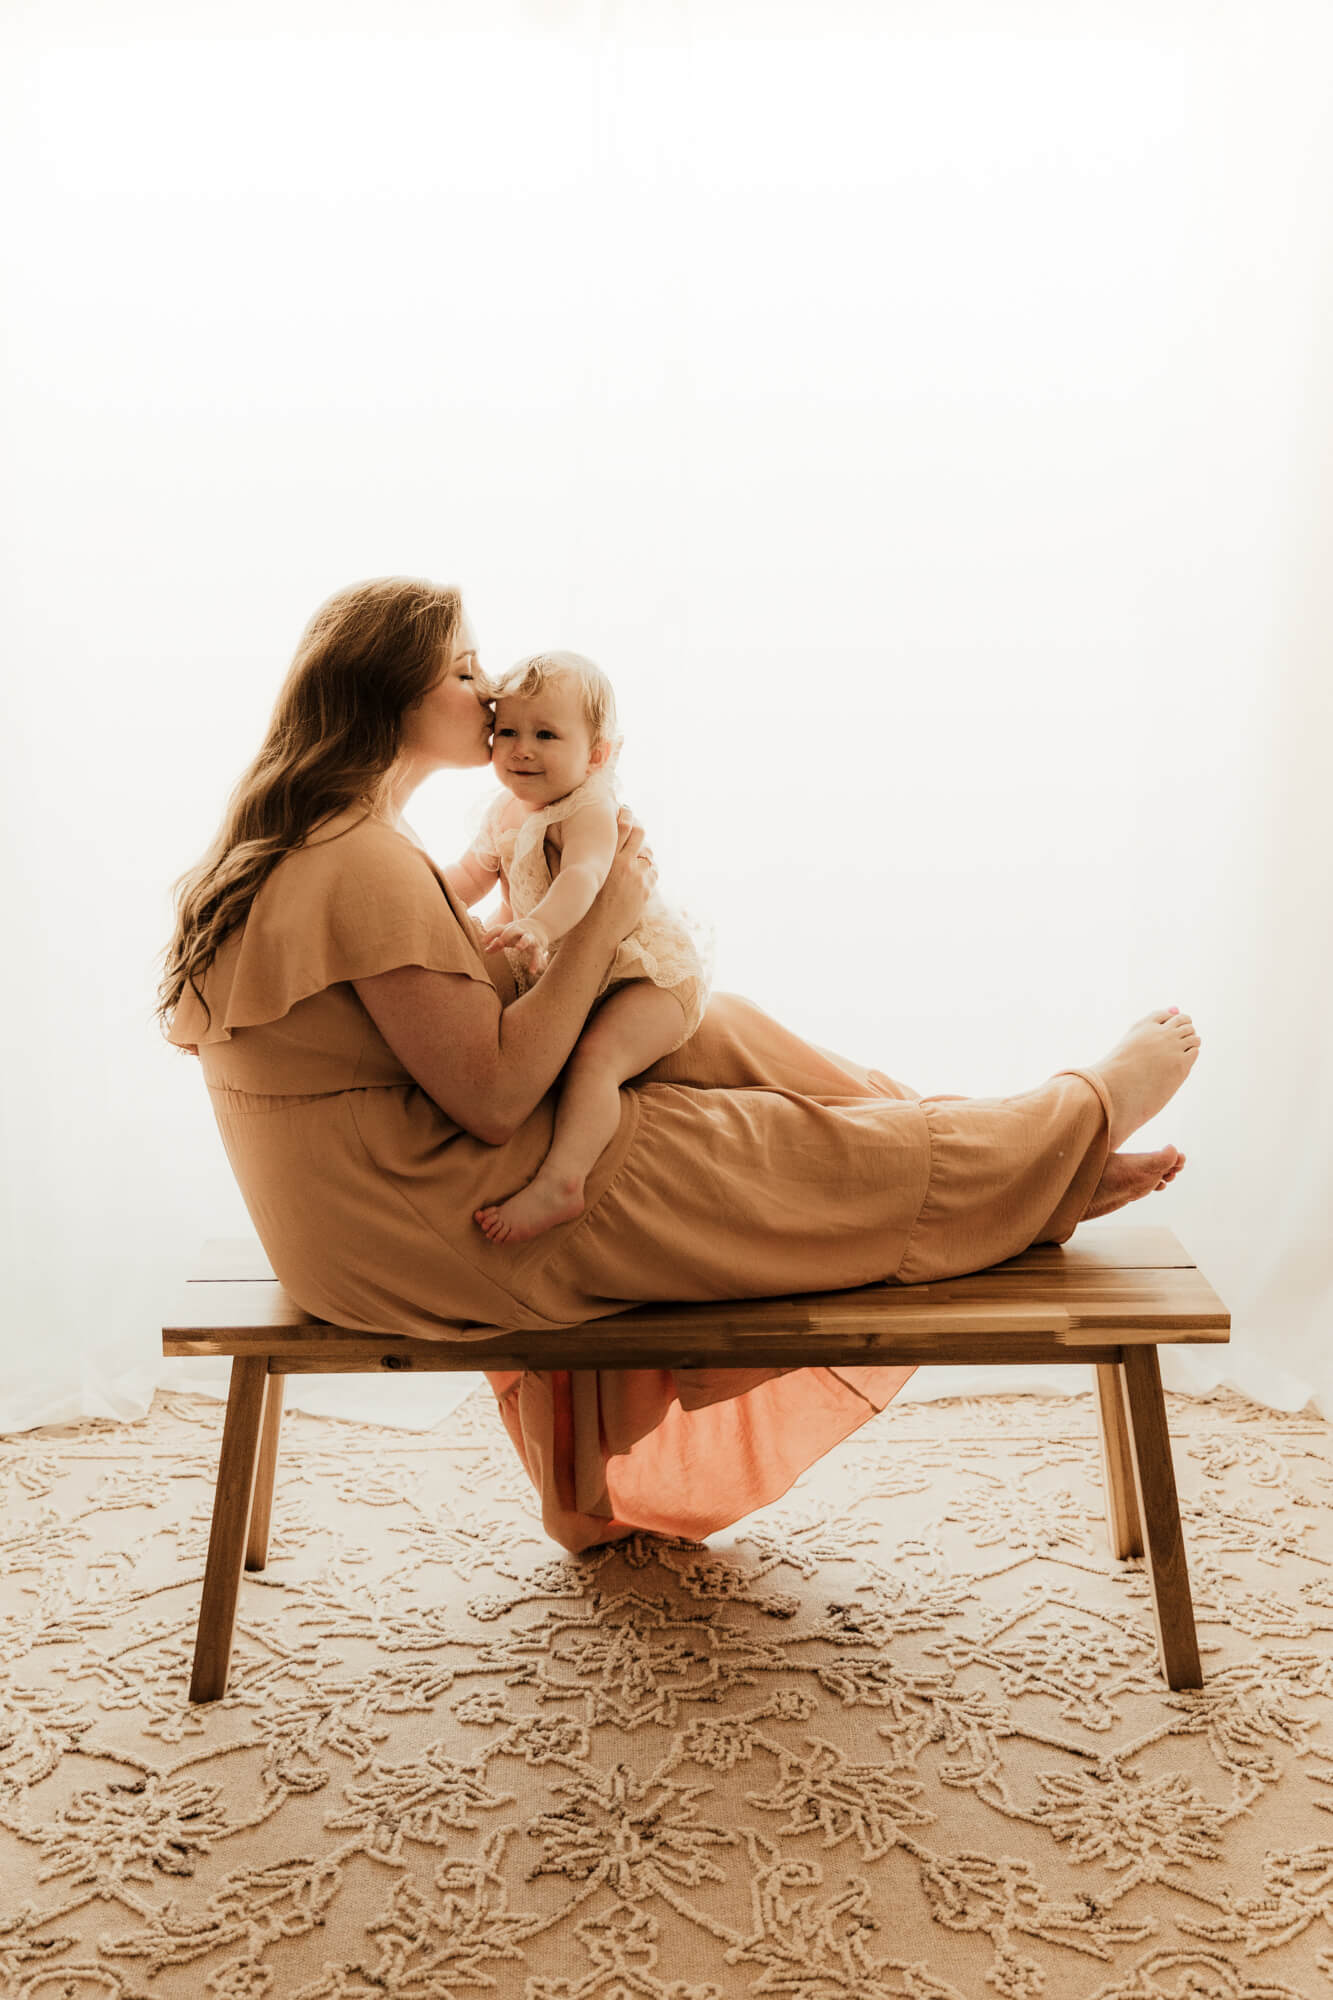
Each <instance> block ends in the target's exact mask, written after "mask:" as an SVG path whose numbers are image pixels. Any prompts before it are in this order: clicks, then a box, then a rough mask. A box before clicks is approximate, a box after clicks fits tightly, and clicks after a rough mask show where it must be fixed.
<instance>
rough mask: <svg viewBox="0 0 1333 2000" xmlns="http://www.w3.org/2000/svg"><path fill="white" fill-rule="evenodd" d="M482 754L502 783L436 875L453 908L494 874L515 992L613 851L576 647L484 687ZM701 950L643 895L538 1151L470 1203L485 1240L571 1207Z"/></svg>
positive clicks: (582, 903) (489, 944)
mask: <svg viewBox="0 0 1333 2000" xmlns="http://www.w3.org/2000/svg"><path fill="white" fill-rule="evenodd" d="M490 692H491V694H492V696H493V697H494V700H495V733H494V738H493V741H492V746H491V763H492V766H493V768H494V771H495V775H496V777H497V778H499V780H500V783H501V785H502V786H503V787H504V790H503V791H500V792H498V793H497V794H496V795H495V797H494V798H493V799H492V800H491V801H490V803H489V805H488V807H487V809H486V815H485V818H484V820H483V822H482V826H481V831H480V833H479V834H478V835H477V838H476V839H475V840H474V841H473V843H472V846H471V847H470V848H469V849H468V851H467V853H466V854H465V855H464V856H463V859H462V860H461V861H458V862H455V863H454V864H453V865H452V866H451V867H449V868H446V869H445V871H444V874H445V879H446V880H447V881H448V883H449V886H450V888H451V889H452V890H454V892H455V893H456V894H457V895H458V896H459V897H460V898H461V899H462V901H463V902H465V903H467V904H468V905H469V906H471V905H472V904H473V903H476V902H480V900H481V898H482V897H483V896H484V895H487V894H488V893H489V892H490V890H491V889H492V888H493V887H494V886H495V882H496V879H497V877H498V879H499V881H500V883H501V887H502V891H503V898H504V901H503V906H502V908H501V910H500V921H499V923H498V924H494V925H492V926H491V927H490V928H489V929H488V930H487V931H486V932H485V933H484V940H483V941H484V947H485V949H486V950H487V951H501V950H503V951H504V952H505V954H506V956H507V957H508V959H509V962H510V964H511V966H512V967H513V970H514V977H515V983H516V985H517V986H518V989H519V991H520V992H524V991H526V990H527V988H528V987H530V986H531V985H532V984H533V983H534V981H535V980H536V979H537V978H538V977H539V976H540V974H541V973H542V971H543V970H544V969H545V967H546V965H547V964H548V962H549V958H550V954H551V951H552V948H553V947H555V946H556V945H557V944H558V942H559V940H560V939H561V938H562V937H563V936H564V935H565V933H566V931H569V930H572V929H573V927H574V925H575V924H577V923H578V921H579V919H580V918H581V917H583V916H584V915H586V913H587V911H588V910H589V908H590V907H591V905H592V901H593V898H594V897H595V896H596V894H597V892H598V890H599V889H600V888H601V886H602V883H603V882H604V881H605V880H606V875H607V870H608V869H609V868H610V866H611V862H612V860H613V858H614V856H615V852H616V845H617V840H618V837H619V828H618V826H617V821H616V813H617V809H618V806H619V803H620V801H619V797H618V794H617V792H616V789H615V784H614V776H615V767H616V762H617V759H618V758H619V755H620V746H621V743H622V741H623V738H621V737H620V736H618V735H617V733H616V707H615V696H614V694H613V693H612V690H611V683H610V682H609V681H608V680H607V678H606V675H605V674H604V673H603V672H602V671H601V669H600V668H599V667H597V666H595V665H594V664H593V662H592V661H591V660H589V659H585V658H584V656H583V655H582V654H581V653H565V652H559V653H536V654H534V655H532V657H531V658H529V659H526V660H520V661H519V662H518V664H517V665H516V666H514V667H512V668H511V669H510V671H509V672H508V673H507V674H505V675H504V676H503V678H502V679H500V680H498V681H495V682H493V683H492V684H491V689H490ZM706 955H707V945H706V944H705V945H704V947H703V948H702V949H701V947H700V944H699V942H698V941H697V940H696V937H695V935H694V934H693V932H692V929H691V925H690V922H689V920H688V919H687V918H686V916H685V914H684V913H683V912H682V911H678V910H674V911H673V910H672V909H670V908H669V907H668V906H667V904H666V903H665V902H663V901H662V899H661V897H660V896H659V894H658V892H657V891H656V890H654V891H653V893H652V895H651V897H650V898H649V901H648V905H647V907H646V909H645V910H644V913H643V915H642V917H641V918H640V919H639V921H638V923H637V924H636V925H635V927H634V929H633V930H632V931H631V932H630V934H629V936H628V937H627V938H625V939H624V941H623V942H622V944H621V946H620V948H619V950H618V951H617V953H616V956H615V959H614V962H613V963H612V965H611V966H610V968H609V969H608V971H607V974H606V977H605V978H604V979H603V981H602V984H601V986H600V987H599V989H598V992H599V994H600V995H602V996H604V997H602V998H600V999H599V1000H598V1001H597V1003H596V1004H595V1006H594V1008H593V1010H592V1012H591V1013H590V1014H589V1016H588V1019H587V1022H586V1023H585V1025H584V1028H583V1032H582V1034H581V1035H580V1037H579V1039H578V1042H577V1043H576V1044H575V1047H574V1049H573V1051H572V1052H571V1054H570V1056H569V1059H568V1061H567V1062H566V1064H565V1068H564V1073H563V1083H562V1088H561V1094H560V1103H559V1106H558V1108H557V1110H556V1117H555V1130H554V1133H553V1135H552V1140H551V1149H550V1151H549V1152H548V1153H547V1155H546V1158H545V1160H544V1161H543V1162H542V1165H541V1166H540V1167H539V1169H538V1171H537V1173H536V1175H535V1177H534V1178H533V1179H532V1180H530V1181H529V1182H528V1183H527V1185H526V1186H525V1187H522V1188H520V1189H519V1190H518V1191H517V1192H516V1193H514V1194H511V1195H510V1196H509V1197H508V1199H507V1200H505V1201H502V1202H499V1203H496V1204H494V1205H493V1206H490V1207H487V1208H479V1209H477V1210H476V1211H475V1212H474V1216H473V1220H474V1221H475V1222H476V1223H477V1224H478V1225H479V1226H480V1228H481V1229H482V1230H484V1232H485V1234H486V1235H487V1236H488V1237H489V1238H490V1240H491V1242H492V1243H522V1242H525V1241H526V1240H527V1239H528V1238H529V1237H533V1236H539V1235H540V1234H541V1233H542V1231H543V1230H546V1229H551V1228H553V1227H554V1226H555V1224H556V1223H558V1222H571V1221H573V1220H574V1218H575V1217H576V1216H579V1215H582V1213H583V1190H584V1183H585V1181H586V1180H587V1177H588V1174H589V1172H590V1171H591V1169H592V1166H593V1164H594V1162H595V1161H596V1159H597V1157H598V1155H599V1154H600V1153H601V1151H602V1149H603V1148H604V1147H605V1146H607V1145H608V1144H609V1143H610V1141H611V1139H612V1138H613V1137H614V1136H615V1132H616V1128H617V1126H618V1125H619V1122H620V1094H619V1093H620V1085H621V1084H622V1083H624V1082H625V1081H626V1079H627V1078H629V1077H631V1076H637V1075H638V1074H639V1072H640V1071H641V1070H645V1069H647V1068H648V1066H649V1064H650V1063H654V1062H656V1061H657V1060H658V1058H659V1057H660V1056H664V1055H669V1054H670V1052H671V1051H672V1049H677V1048H679V1047H680V1045H681V1043H682V1042H683V1041H685V1040H686V1039H687V1038H688V1037H689V1036H690V1035H692V1034H693V1033H694V1031H695V1029H696V1028H697V1027H698V1025H699V1021H700V1018H701V1017H702V1014H703V1010H704V1006H705V1004H706V1002H707V999H708V986H709V971H708V967H707V964H706Z"/></svg>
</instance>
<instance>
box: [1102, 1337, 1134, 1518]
mask: <svg viewBox="0 0 1333 2000" xmlns="http://www.w3.org/2000/svg"><path fill="white" fill-rule="evenodd" d="M1096 1370H1097V1425H1098V1429H1099V1430H1100V1431H1101V1438H1102V1484H1103V1486H1104V1487H1105V1489H1106V1528H1107V1532H1108V1534H1109V1535H1110V1537H1111V1554H1112V1555H1113V1556H1141V1555H1142V1554H1143V1523H1142V1522H1141V1521H1140V1520H1139V1503H1138V1498H1137V1495H1136V1494H1135V1491H1134V1461H1133V1458H1132V1456H1131V1454H1130V1449H1129V1419H1128V1417H1127V1416H1126V1415H1125V1404H1124V1398H1123V1397H1122V1395H1121V1393H1120V1369H1119V1367H1118V1365H1117V1364H1116V1363H1115V1362H1114V1361H1103V1362H1098V1363H1097V1364H1096Z"/></svg>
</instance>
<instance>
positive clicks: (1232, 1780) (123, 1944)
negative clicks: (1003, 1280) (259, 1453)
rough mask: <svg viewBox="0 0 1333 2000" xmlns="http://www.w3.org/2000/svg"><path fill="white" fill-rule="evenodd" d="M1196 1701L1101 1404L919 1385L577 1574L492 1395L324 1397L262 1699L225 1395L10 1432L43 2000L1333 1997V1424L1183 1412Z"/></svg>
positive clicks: (270, 1629)
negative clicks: (436, 1426) (772, 1472)
mask: <svg viewBox="0 0 1333 2000" xmlns="http://www.w3.org/2000/svg"><path fill="white" fill-rule="evenodd" d="M1167 1403H1168V1414H1169V1420H1170V1423H1171V1428H1172V1432H1173V1435H1174V1437H1175V1439H1176V1441H1177V1443H1176V1463H1177V1474H1178V1479H1179V1483H1180V1487H1181V1507H1182V1514H1183V1517H1184V1522H1185V1534H1186V1541H1187V1547H1188V1554H1189V1564H1190V1573H1191V1579H1192V1583H1193V1591H1194V1601H1195V1607H1196V1612H1197V1615H1198V1618H1199V1627H1200V1641H1201V1645H1202V1650H1203V1661H1204V1673H1205V1677H1206V1680H1207V1686H1206V1687H1205V1688H1204V1690H1203V1691H1202V1692H1200V1693H1186V1694H1176V1695H1173V1694H1171V1693H1170V1692H1169V1691H1168V1690H1167V1688H1166V1687H1165V1684H1164V1682H1163V1681H1162V1680H1161V1679H1160V1678H1159V1675H1158V1670H1157V1663H1156V1655H1155V1647H1154V1641H1153V1627H1152V1614H1151V1606H1150V1603H1149V1600H1148V1596H1147V1582H1146V1577H1145V1575H1144V1571H1143V1565H1142V1563H1141V1562H1138V1561H1135V1562H1128V1563H1121V1564H1117V1563H1116V1562H1114V1561H1113V1560H1112V1559H1111V1557H1110V1555H1109V1553H1108V1548H1107V1540H1106V1530H1105V1526H1104V1522H1103V1514H1102V1492H1101V1473H1100V1462H1099V1451H1098V1445H1097V1435H1096V1421H1095V1416H1094V1413H1093V1407H1092V1399H1091V1395H1090V1394H1087V1395H1084V1396H1081V1397H1078V1398H1072V1399H1065V1398H1056V1397H1050V1398H1048V1397H1033V1396H1006V1397H988V1398H983V1399H978V1400H971V1401H968V1400H964V1399H955V1400H953V1401H951V1402H943V1403H933V1404H932V1403H918V1404H904V1405H899V1406H896V1407H895V1408H892V1409H890V1410H889V1411H888V1412H887V1413H885V1415H883V1416H881V1417H879V1418H877V1419H874V1420H872V1422H871V1423H870V1424H869V1425H867V1426H866V1427H865V1428H864V1429H863V1430H862V1431H861V1432H859V1433H858V1434H857V1435H856V1437H854V1438H852V1439H850V1440H848V1442H847V1443H846V1444H845V1445H844V1446H843V1447H842V1448H841V1449H840V1450H838V1451H836V1452H834V1453H833V1454H832V1455H831V1456H830V1457H829V1458H827V1459H826V1460H824V1462H823V1463H822V1464H821V1465H819V1466H816V1467H815V1468H814V1470H813V1471H812V1472H811V1473H810V1474H809V1475H807V1477H806V1478H805V1479H804V1480H802V1481H801V1482H800V1483H799V1485H797V1486H796V1487H794V1488H793V1489H792V1491H791V1492H790V1493H789V1494H788V1495H786V1496H785V1498H784V1499H783V1500H781V1501H779V1502H778V1503H776V1504H775V1505H774V1506H772V1507H770V1508H767V1509H766V1510H765V1511H764V1512H763V1513H761V1514H756V1515H754V1516H752V1517H751V1518H750V1519H749V1520H748V1521H746V1522H743V1523H741V1524H739V1525H738V1526H737V1527H736V1528H735V1529H733V1530H731V1531H729V1532H728V1533H727V1534H726V1535H721V1536H716V1537H714V1538H713V1539H712V1541H711V1542H709V1543H708V1544H707V1545H700V1544H695V1543H688V1542H680V1541H672V1540H666V1539H662V1538H660V1537H657V1536H653V1535H647V1534H645V1535H643V1536H640V1537H638V1538H636V1539H635V1540H633V1541H631V1542H629V1543H626V1544H622V1545H620V1546H619V1547H618V1548H615V1549H611V1550H603V1551H593V1552H590V1553H589V1554H587V1555H584V1556H579V1557H573V1556H567V1555H565V1554H564V1552H563V1551H561V1550H559V1549H557V1548H556V1547H555V1546H554V1545H553V1544H552V1543H550V1542H548V1541H547V1540H545V1538H544V1537H543V1535H542V1532H541V1529H540V1526H539V1524H538V1518H537V1513H536V1508H535V1504H534V1501H533V1496H532V1494H531V1491H530V1489H529V1487H528V1485H527V1482H526V1479H525V1477H524V1475H523V1473H522V1471H521V1469H520V1467H519V1465H518V1462H517V1460H516V1459H515V1457H514V1453H513V1451H512V1449H511V1447H510V1445H509V1442H508V1440H507V1438H506V1437H505V1435H504V1432H503V1430H502V1428H501V1425H500V1422H499V1419H498V1417H497V1415H496V1412H495V1409H494V1405H493V1404H492V1403H491V1402H490V1399H489V1392H486V1391H482V1392H480V1393H479V1394H477V1395H474V1396H473V1397H472V1398H471V1399H470V1400H469V1401H468V1402H467V1403H465V1404H464V1405H463V1407H462V1408H461V1409H460V1410H458V1411H457V1412H455V1414H454V1415H453V1416H452V1417H450V1418H449V1419H447V1420H446V1422H445V1424H444V1425H443V1426H442V1427H441V1429H440V1430H439V1431H438V1432H435V1433H431V1432H427V1433H424V1434H422V1433H407V1432H403V1431H396V1430H386V1429H380V1428H376V1427H374V1426H370V1425H358V1424H348V1423H340V1422H336V1421H330V1420H326V1419H320V1418H312V1417H305V1416H299V1415H293V1416H289V1417H288V1420H287V1423H286V1426H285V1429H284V1450H283V1459H282V1463H281V1465H280V1467H279V1474H278V1498H277V1506H276V1512H275V1525H274V1536H273V1544H272V1551H271V1556H270V1564H269V1568H268V1570H267V1571H266V1572H265V1573H264V1575H263V1576H262V1577H253V1578H247V1579H246V1581H245V1583H244V1584H243V1586H242V1595H241V1614H240V1623H239V1627H238V1636H237V1644H236V1651H235V1654H234V1657H233V1665H232V1678H231V1687H230V1691H229V1693H228V1696H227V1698H226V1700H225V1702H222V1703H219V1704H217V1705H215V1706H212V1707H209V1708H205V1709H192V1708H190V1706H189V1705H188V1703H187V1701H186V1699H185V1688H186V1681H187V1676H188V1669H189V1660H190V1653H191V1648H192V1642H193V1626H194V1618H195V1612H196V1607H197V1601H198V1594H199V1584H200V1578H201V1574H202V1566H203V1556H204V1549H205V1545H206V1536H207V1527H208V1511H209V1506H210V1501H211V1483H212V1479H213V1476H214V1472H215V1468H216V1461H217V1450H218V1439H219V1435H220V1422H221V1408H220V1405H219V1404H217V1403H215V1402H212V1401H209V1400H207V1399H205V1398H202V1397H195V1396H185V1395H177V1394H171V1395H159V1397H158V1399H157V1401H156V1403H155V1404H154V1407H153V1409H152V1412H151V1413H150V1415H149V1416H148V1417H147V1418H145V1419H144V1420H143V1421H142V1422H140V1423H137V1424H132V1425H123V1426H122V1425H115V1424H110V1423H103V1422H89V1423H86V1424H80V1425H73V1426H68V1427H65V1428H63V1429H59V1430H46V1431H37V1432H31V1433H28V1434H26V1435H24V1436H20V1437H11V1438H7V1439H0V1492H2V1493H3V1502H4V1515H3V1530H2V1538H0V1589H2V1590H3V1592H4V1600H3V1623H2V1625H0V1647H2V1648H3V1681H2V1682H0V1884H2V1885H3V1887H2V1888H0V1991H2V1992H3V1994H4V1996H5V2000H10V1996H14V2000H131V1996H136V1997H137V1996H149V1995H151V1996H155V2000H175V1996H191V2000H195V1996H208V2000H268V1996H272V2000H383V1997H384V1996H386V1995H389V1996H396V2000H464V1996H474V1995H485V1994H492V1995H501V1996H506V1995H514V1996H521V2000H717V1996H730V1995H733V1994H746V1995H749V1994H753V1995H759V1996H765V2000H767V1997H768V1996H776V2000H888V1996H911V2000H944V1996H948V2000H956V1997H957V2000H993V1996H1003V2000H1036V1996H1041V2000H1065V1996H1069V1997H1070V2000H1073V1997H1074V1996H1078V2000H1085V1996H1087V2000H1091V1996H1096V2000H1159V1996H1163V1995H1167V1996H1171V2000H1187V1996H1188V2000H1205V1996H1206V2000H1279V1996H1281V2000H1287V1996H1307V1995H1321V1994H1322V1995H1329V1994H1333V1818H1331V1817H1330V1814H1331V1813H1333V1730H1331V1729H1330V1723H1333V1644H1331V1642H1330V1634H1331V1633H1333V1569H1331V1567H1330V1565H1331V1563H1333V1468H1331V1461H1330V1427H1329V1426H1328V1425H1327V1424H1326V1423H1324V1422H1323V1421H1321V1420H1320V1419H1319V1418H1317V1417H1315V1416H1296V1417H1287V1416H1283V1415H1282V1414H1281V1413H1279V1412H1274V1411H1272V1410H1266V1409H1262V1408H1260V1407H1258V1406H1257V1405H1254V1404H1251V1403H1249V1402H1247V1401H1246V1400H1244V1399H1243V1398H1241V1397H1238V1396H1236V1395H1235V1394H1233V1393H1230V1392H1228V1391H1224V1390H1218V1391H1216V1392H1214V1394H1213V1395H1212V1396H1211V1397H1210V1398H1208V1399H1203V1400H1199V1399H1193V1398H1188V1397H1183V1396H1168V1398H1167Z"/></svg>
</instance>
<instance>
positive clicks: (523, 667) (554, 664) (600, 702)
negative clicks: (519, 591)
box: [486, 652, 616, 749]
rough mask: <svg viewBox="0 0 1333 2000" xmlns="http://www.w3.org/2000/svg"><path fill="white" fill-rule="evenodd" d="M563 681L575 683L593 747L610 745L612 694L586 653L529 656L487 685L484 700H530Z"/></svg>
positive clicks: (613, 723) (612, 736)
mask: <svg viewBox="0 0 1333 2000" xmlns="http://www.w3.org/2000/svg"><path fill="white" fill-rule="evenodd" d="M564 680H573V681H577V683H578V687H579V693H580V696H581V698H582V703H583V719H584V721H585V722H586V723H587V725H588V728H589V730H590V731H591V734H592V742H593V748H594V749H596V747H597V745H598V744H599V743H614V742H615V739H616V697H615V692H614V690H613V688H612V686H611V683H610V681H609V680H608V679H607V677H606V675H605V674H604V673H603V672H602V670H601V668H600V667H599V666H598V665H597V662H596V661H595V660H590V659H589V658H588V656H587V654H586V653H566V652H557V653H529V654H528V655H527V657H526V659H522V660H515V662H514V664H513V666H512V667H510V668H509V669H508V670H507V671H506V672H505V673H503V674H501V676H500V678H499V679H498V680H493V681H491V682H490V683H489V684H488V686H487V689H486V698H487V700H488V701H498V700H499V699H500V698H501V696H502V695H515V696H517V698H518V699H519V700H520V701H530V700H531V699H532V698H533V696H534V695H539V694H540V693H541V691H542V689H543V688H544V687H548V686H550V684H551V683H552V682H560V681H564Z"/></svg>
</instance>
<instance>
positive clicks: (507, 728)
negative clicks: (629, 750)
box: [491, 680, 592, 807]
mask: <svg viewBox="0 0 1333 2000" xmlns="http://www.w3.org/2000/svg"><path fill="white" fill-rule="evenodd" d="M591 757H592V734H591V731H590V730H589V728H588V724H587V722H586V721H585V719H584V715H583V704H582V701H581V699H580V695H579V690H578V687H577V686H576V685H575V684H574V683H573V682H568V681H560V680H555V681H548V682H547V684H546V686H545V687H544V688H543V689H542V691H541V693H540V694H537V695H532V696H531V697H526V698H524V699H522V700H520V699H519V697H518V696H517V695H502V696H501V697H500V699H499V700H498V701H497V702H496V704H495V734H494V737H493V739H492V743H491V764H492V767H493V769H494V771H495V775H496V777H497V778H498V779H499V780H500V783H501V784H502V785H504V786H505V787H506V788H507V789H508V790H509V791H511V792H512V793H513V794H514V797H515V798H516V799H521V800H522V801H523V803H524V805H526V806H534V807H536V806H549V805H553V804H554V803H555V801H556V800H557V799H563V798H564V796H565V794H566V793H567V792H572V791H573V790H574V788H575V786H576V785H581V784H582V783H583V780H584V779H585V778H586V777H587V775H588V766H589V761H590V759H591Z"/></svg>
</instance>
